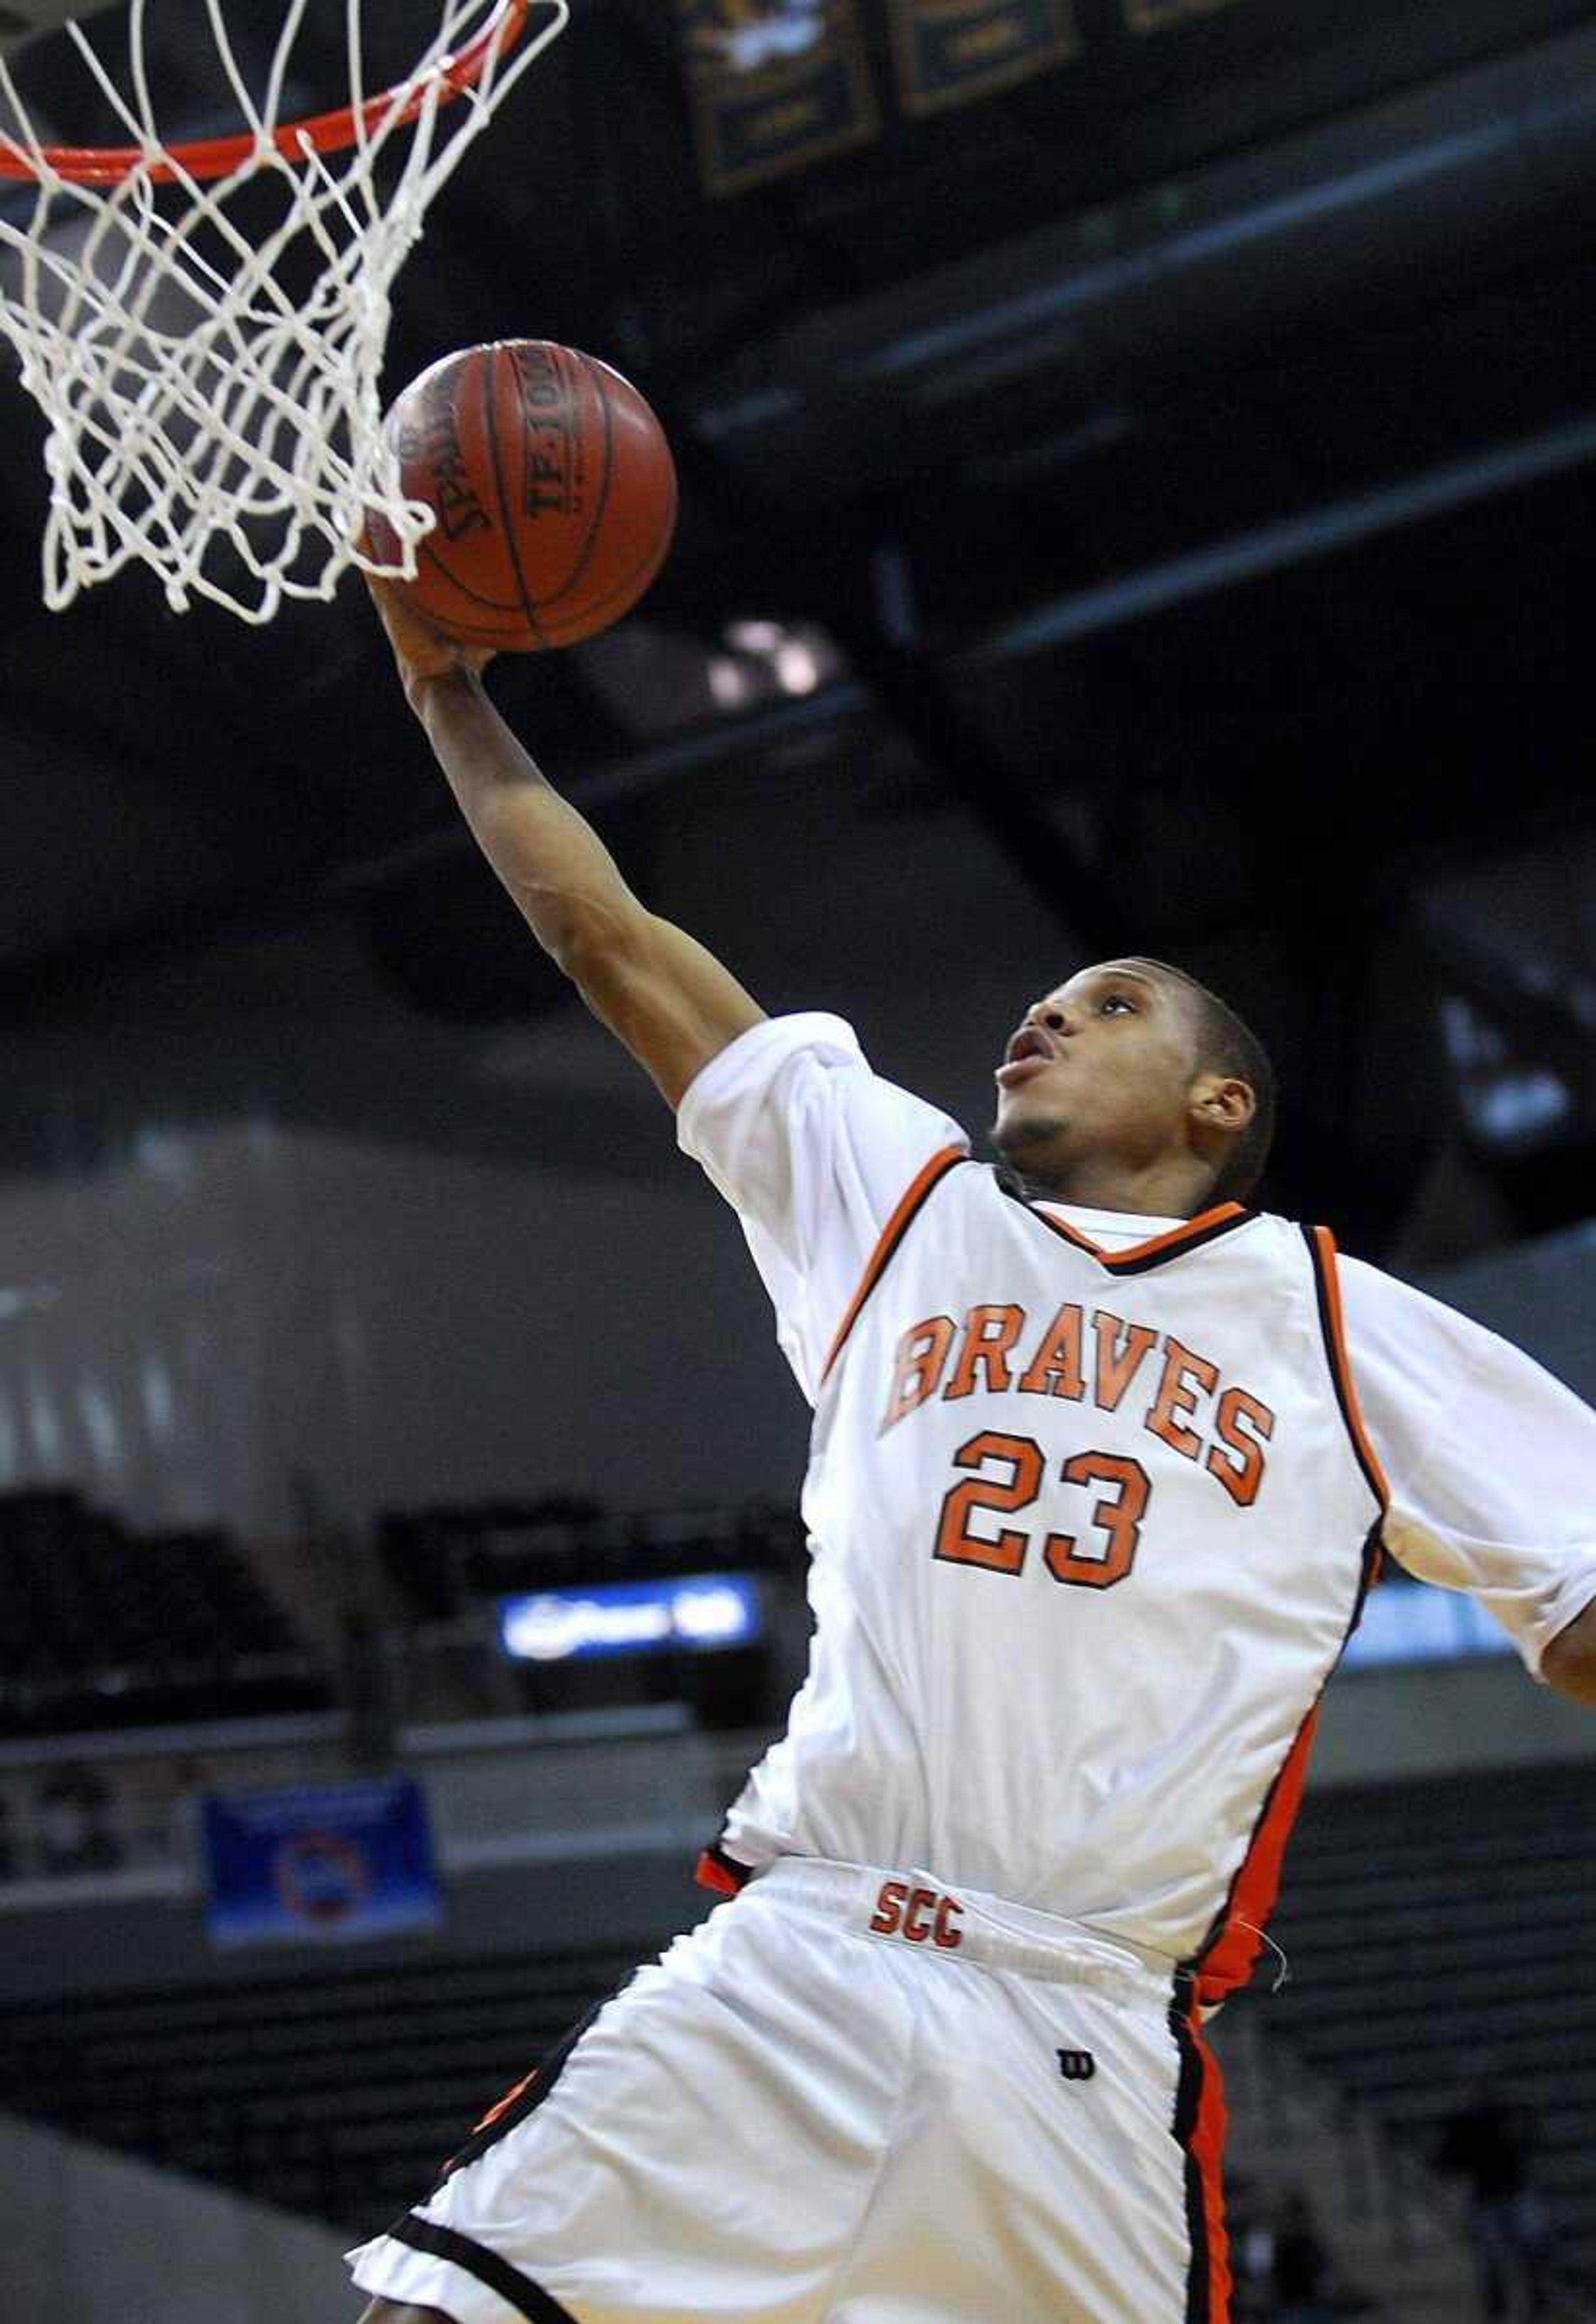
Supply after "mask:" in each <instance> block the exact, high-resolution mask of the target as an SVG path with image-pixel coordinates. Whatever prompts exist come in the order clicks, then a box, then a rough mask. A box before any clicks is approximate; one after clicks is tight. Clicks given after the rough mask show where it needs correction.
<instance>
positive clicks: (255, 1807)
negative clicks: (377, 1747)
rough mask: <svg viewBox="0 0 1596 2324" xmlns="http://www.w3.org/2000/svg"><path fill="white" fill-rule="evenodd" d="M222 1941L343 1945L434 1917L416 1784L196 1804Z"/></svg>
mask: <svg viewBox="0 0 1596 2324" xmlns="http://www.w3.org/2000/svg"><path fill="white" fill-rule="evenodd" d="M200 1830H201V1835H202V1838H203V1842H204V1849H205V1861H206V1867H207V1870H208V1876H209V1883H210V1902H209V1907H208V1914H207V1926H208V1929H209V1932H210V1936H211V1941H212V1942H213V1943H214V1944H217V1945H219V1946H224V1947H226V1946H234V1945H274V1944H310V1945H326V1944H346V1943H349V1942H351V1941H359V1940H361V1939H364V1938H371V1937H392V1936H397V1935H400V1934H401V1933H402V1932H406V1931H408V1930H412V1929H434V1928H436V1927H437V1926H438V1923H439V1922H440V1920H441V1918H442V1907H441V1904H440V1901H439V1897H438V1878H437V1874H436V1872H435V1870H434V1867H433V1860H432V1838H431V1833H430V1831H429V1828H428V1822H427V1805H426V1802H425V1800H424V1799H423V1797H422V1794H421V1789H420V1784H415V1783H411V1782H409V1781H408V1780H404V1779H400V1778H390V1779H384V1780H383V1781H380V1782H374V1783H364V1784H317V1785H314V1786H312V1785H305V1786H303V1787H302V1788H300V1789H298V1790H295V1791H283V1792H245V1793H241V1794H236V1795H235V1797H233V1798H231V1799H208V1800H204V1801H202V1802H201V1803H200Z"/></svg>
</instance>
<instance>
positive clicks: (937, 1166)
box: [820, 1146, 979, 1386]
mask: <svg viewBox="0 0 1596 2324" xmlns="http://www.w3.org/2000/svg"><path fill="white" fill-rule="evenodd" d="M969 1160H970V1157H969V1155H968V1154H966V1153H965V1151H964V1148H963V1147H962V1146H945V1147H944V1148H942V1150H941V1152H940V1153H938V1154H933V1156H932V1157H931V1159H930V1160H929V1161H928V1162H927V1164H926V1165H925V1167H924V1168H923V1169H921V1170H919V1171H918V1172H917V1174H916V1175H915V1176H914V1177H913V1178H911V1179H910V1181H909V1185H907V1186H906V1187H905V1189H904V1191H903V1193H902V1194H901V1195H900V1196H899V1201H898V1205H897V1207H896V1209H895V1210H894V1211H893V1213H892V1215H891V1217H890V1219H889V1220H888V1221H887V1223H886V1225H885V1226H884V1227H883V1228H882V1229H881V1237H880V1240H878V1242H877V1244H876V1247H875V1249H874V1250H872V1252H871V1255H870V1258H869V1260H868V1262H867V1263H866V1266H865V1269H864V1272H863V1275H862V1276H861V1277H860V1278H859V1286H858V1288H857V1290H856V1291H855V1292H854V1294H853V1298H852V1299H851V1300H850V1301H849V1302H848V1307H847V1312H846V1314H844V1317H843V1320H842V1322H841V1323H839V1324H838V1325H837V1331H836V1337H835V1339H834V1340H833V1342H832V1343H831V1346H830V1348H829V1349H828V1351H826V1362H825V1365H824V1367H823V1369H822V1370H821V1374H820V1379H821V1385H822V1386H824V1385H825V1383H826V1381H827V1380H828V1379H830V1378H831V1375H832V1372H833V1370H834V1369H835V1365H836V1360H837V1358H838V1357H839V1356H840V1355H841V1354H842V1352H843V1350H844V1347H845V1346H846V1344H847V1342H848V1337H849V1334H850V1333H852V1331H853V1326H854V1324H855V1323H857V1322H858V1321H859V1318H860V1316H861V1314H863V1310H864V1303H865V1301H866V1300H867V1299H868V1298H869V1297H870V1295H871V1293H872V1291H873V1290H874V1289H875V1287H876V1285H877V1284H878V1283H879V1282H880V1281H881V1277H882V1276H883V1275H884V1274H885V1273H886V1271H887V1269H888V1268H889V1267H890V1265H891V1263H892V1260H893V1259H894V1258H895V1257H896V1256H897V1254H898V1251H899V1247H900V1246H901V1244H902V1241H903V1238H904V1236H905V1235H906V1234H907V1233H908V1232H909V1229H910V1227H911V1226H913V1224H914V1222H915V1221H916V1219H918V1216H919V1214H920V1213H921V1211H923V1210H924V1208H925V1206H926V1204H927V1201H928V1200H929V1199H930V1197H931V1195H932V1194H935V1193H936V1189H937V1187H938V1186H939V1185H941V1184H942V1181H943V1180H944V1179H945V1178H946V1176H947V1175H948V1173H949V1171H950V1170H956V1169H957V1168H958V1167H959V1166H960V1164H961V1163H965V1162H968V1161H969ZM977 1167H979V1166H977Z"/></svg>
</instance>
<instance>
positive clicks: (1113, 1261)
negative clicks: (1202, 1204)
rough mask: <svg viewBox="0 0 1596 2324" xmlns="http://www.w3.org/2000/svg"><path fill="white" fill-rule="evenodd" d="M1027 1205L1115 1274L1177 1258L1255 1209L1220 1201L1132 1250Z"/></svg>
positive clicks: (1131, 1246)
mask: <svg viewBox="0 0 1596 2324" xmlns="http://www.w3.org/2000/svg"><path fill="white" fill-rule="evenodd" d="M1026 1208H1027V1210H1029V1211H1032V1212H1034V1213H1035V1215H1036V1216H1037V1217H1038V1219H1040V1220H1041V1222H1042V1224H1043V1225H1044V1226H1045V1227H1050V1228H1051V1229H1052V1231H1053V1232H1054V1233H1055V1234H1056V1235H1059V1236H1061V1237H1062V1238H1063V1240H1065V1241H1066V1242H1069V1243H1074V1245H1075V1249H1076V1250H1084V1251H1085V1252H1086V1253H1087V1254H1088V1255H1089V1256H1090V1257H1091V1258H1093V1259H1096V1261H1097V1262H1098V1264H1099V1266H1100V1267H1106V1268H1107V1269H1108V1271H1109V1273H1110V1274H1111V1275H1135V1274H1137V1273H1139V1271H1140V1269H1141V1268H1145V1267H1152V1266H1156V1265H1157V1264H1158V1262H1159V1261H1160V1260H1162V1259H1173V1258H1174V1256H1175V1254H1176V1251H1180V1250H1188V1249H1192V1248H1194V1247H1195V1246H1196V1245H1197V1244H1200V1243H1205V1242H1211V1241H1212V1240H1213V1238H1214V1236H1215V1235H1219V1234H1228V1233H1229V1231H1230V1230H1231V1229H1232V1227H1237V1226H1241V1224H1242V1223H1243V1222H1244V1221H1246V1220H1248V1219H1250V1218H1251V1217H1253V1216H1254V1215H1255V1213H1253V1212H1251V1211H1250V1210H1248V1209H1246V1208H1245V1207H1244V1205H1243V1204H1241V1203H1215V1205H1214V1206H1213V1209H1212V1210H1210V1211H1201V1212H1199V1213H1198V1214H1197V1216H1196V1217H1195V1219H1183V1220H1182V1222H1181V1223H1180V1225H1179V1226H1177V1227H1170V1228H1168V1229H1167V1231H1165V1232H1164V1233H1163V1234H1160V1235H1152V1236H1150V1237H1149V1240H1147V1241H1146V1242H1136V1243H1132V1244H1131V1245H1130V1249H1129V1250H1104V1249H1103V1248H1102V1244H1101V1243H1095V1242H1093V1240H1092V1238H1091V1236H1090V1235H1084V1234H1083V1233H1082V1232H1081V1231H1080V1229H1079V1228H1078V1227H1072V1226H1071V1225H1069V1224H1068V1222H1066V1220H1064V1219H1056V1218H1054V1217H1052V1216H1051V1215H1050V1214H1049V1213H1047V1211H1044V1210H1041V1209H1039V1208H1038V1205H1037V1204H1036V1203H1027V1204H1026Z"/></svg>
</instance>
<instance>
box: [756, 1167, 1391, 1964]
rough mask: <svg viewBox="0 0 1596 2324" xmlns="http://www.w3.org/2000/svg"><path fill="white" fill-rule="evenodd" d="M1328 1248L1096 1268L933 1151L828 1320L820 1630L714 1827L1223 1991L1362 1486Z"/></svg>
mask: <svg viewBox="0 0 1596 2324" xmlns="http://www.w3.org/2000/svg"><path fill="white" fill-rule="evenodd" d="M1339 1342H1340V1326H1339V1310H1338V1300H1337V1290H1336V1282H1335V1268H1334V1255H1333V1245H1332V1243H1331V1240H1330V1237H1329V1236H1328V1234H1326V1233H1324V1231H1322V1230H1305V1229H1303V1228H1301V1227H1298V1226H1296V1225H1293V1224H1292V1223H1290V1222H1287V1221H1286V1220H1284V1219H1279V1218H1275V1217H1271V1216H1267V1215H1258V1214H1254V1213H1249V1212H1246V1211H1243V1210H1241V1209H1240V1208H1239V1207H1237V1206H1236V1205H1234V1204H1229V1205H1225V1206H1222V1207H1221V1208H1220V1209H1217V1210H1214V1211H1211V1212H1209V1213H1205V1214H1204V1216H1203V1217H1201V1218H1197V1219H1194V1220H1192V1221H1191V1222H1189V1223H1187V1224H1185V1225H1184V1226H1182V1227H1181V1228H1179V1229H1178V1230H1177V1231H1175V1232H1173V1233H1169V1234H1165V1235H1161V1236H1159V1237H1158V1239H1157V1240H1154V1241H1151V1242H1148V1243H1143V1244H1140V1245H1138V1246H1136V1247H1134V1248H1132V1249H1130V1250H1122V1251H1119V1252H1116V1253H1112V1254H1111V1253H1109V1252H1107V1251H1104V1250H1099V1249H1098V1248H1097V1247H1096V1246H1095V1245H1093V1244H1092V1243H1090V1242H1088V1241H1087V1240H1085V1239H1084V1237H1083V1236H1082V1235H1080V1234H1079V1233H1078V1232H1076V1231H1075V1230H1074V1229H1073V1228H1071V1227H1069V1226H1068V1225H1066V1223H1065V1222H1062V1221H1060V1220H1058V1219H1056V1218H1054V1217H1051V1216H1049V1215H1048V1214H1047V1213H1046V1212H1045V1211H1044V1210H1042V1209H1040V1208H1038V1207H1036V1206H1034V1205H1032V1204H1029V1203H1026V1202H1024V1201H1021V1200H1019V1199H1018V1198H1017V1197H1016V1196H1014V1195H1012V1194H1009V1193H1007V1192H1005V1191H1004V1189H1003V1187H1002V1185H1001V1184H1000V1182H999V1179H998V1176H997V1175H996V1173H994V1172H993V1171H992V1169H991V1168H989V1167H985V1166H984V1165H982V1164H980V1163H976V1162H973V1161H971V1160H969V1159H968V1158H967V1157H965V1155H964V1153H963V1151H962V1150H961V1149H959V1148H949V1149H948V1150H947V1151H946V1152H944V1153H942V1154H939V1155H937V1156H936V1157H934V1159H933V1160H932V1161H931V1162H930V1163H929V1164H927V1167H926V1168H925V1169H924V1170H922V1171H921V1172H920V1173H919V1175H918V1177H917V1179H916V1180H915V1183H914V1185H912V1186H910V1187H909V1189H908V1190H907V1191H906V1193H905V1195H904V1198H903V1200H902V1202H901V1203H899V1206H898V1209H897V1211H896V1212H895V1213H894V1214H893V1216H892V1218H891V1219H890V1222H889V1223H888V1225H887V1227H886V1230H885V1231H884V1232H883V1234H882V1236H881V1241H880V1243H879V1245H878V1247H877V1249H876V1251H875V1253H874V1255H873V1256H872V1259H871V1262H870V1265H869V1267H868V1268H867V1269H866V1271H865V1275H864V1277H863V1281H862V1283H861V1284H860V1286H859V1289H858V1292H857V1295H856V1296H855V1298H854V1300H853V1305H852V1306H851V1308H850V1310H849V1312H848V1314H847V1315H846V1316H845V1317H844V1322H843V1324H842V1327H841V1329H840V1331H839V1332H838V1334H837V1339H836V1343H835V1347H834V1350H833V1352H832V1356H831V1360H830V1362H829V1364H828V1367H827V1370H826V1379H825V1383H824V1387H823V1388H822V1390H821V1393H820V1397H819V1399H818V1403H817V1406H816V1420H815V1432H814V1438H813V1445H812V1453H811V1460H810V1465H809V1470H808V1474H807V1481H806V1485H805V1492H804V1504H803V1506H804V1515H805V1518H806V1520H807V1526H808V1529H809V1533H810V1535H811V1546H812V1549H813V1552H814V1565H813V1570H812V1578H811V1584H810V1591H811V1598H812V1600H813V1605H814V1609H815V1613H816V1638H815V1643H814V1649H813V1656H812V1662H811V1667H810V1674H809V1677H808V1679H807V1683H806V1684H805V1685H804V1687H803V1689H802V1691H801V1692H800V1693H799V1695H798V1700H797V1701H796V1703H795V1705H794V1707H793V1711H792V1715H791V1720H790V1724H789V1730H788V1733H787V1735H786V1737H785V1738H783V1740H782V1741H780V1743H779V1744H777V1745H776V1746H775V1748H773V1749H772V1750H771V1751H770V1753H769V1754H768V1756H767V1757H766V1758H765V1759H764V1761H763V1762H762V1763H761V1766H759V1767H758V1768H757V1769H756V1770H755V1772H754V1773H753V1775H752V1776H751V1778H750V1780H749V1783H748V1784H747V1787H746V1789H745V1790H744V1792H743V1795H742V1797H741V1799H740V1800H739V1801H738V1803H737V1804H736V1806H735V1807H734V1808H733V1812H732V1813H731V1815H730V1817H729V1819H728V1821H727V1824H726V1828H725V1833H724V1852H725V1855H726V1856H727V1857H729V1858H731V1859H732V1860H733V1864H735V1865H743V1866H747V1865H752V1866H758V1865H760V1864H761V1863H764V1862H766V1861H768V1860H770V1858H772V1857H774V1856H777V1855H780V1854H783V1853H788V1852H798V1853H800V1854H805V1855H813V1856H819V1857H826V1858H838V1859H841V1860H844V1861H846V1862H853V1863H863V1864H875V1865H882V1864H885V1865H901V1866H907V1867H924V1868H925V1869H926V1870H927V1871H928V1872H931V1873H934V1874H936V1876H937V1877H938V1878H939V1879H941V1880H942V1881H945V1882H946V1883H948V1884H952V1885H957V1884H959V1883H964V1884H967V1885H968V1886H971V1887H974V1888H980V1889H984V1890H988V1891H991V1892H994V1893H996V1894H999V1895H1004V1896H1006V1897H1009V1898H1010V1899H1011V1900H1013V1901H1015V1902H1017V1903H1020V1904H1026V1905H1029V1906H1033V1907H1036V1908H1038V1909H1039V1910H1041V1911H1044V1912H1047V1913H1050V1914H1058V1915H1061V1916H1063V1917H1065V1918H1067V1919H1070V1920H1074V1921H1077V1922H1084V1923H1090V1924H1092V1925H1093V1926H1094V1927H1096V1928H1099V1929H1101V1930H1102V1931H1103V1932H1108V1933H1112V1934H1114V1935H1116V1936H1119V1937H1121V1938H1123V1939H1125V1940H1127V1941H1130V1942H1132V1943H1134V1944H1138V1945H1140V1946H1143V1947H1146V1948H1149V1949H1151V1950H1154V1951H1156V1952H1158V1953H1159V1954H1162V1955H1165V1956H1167V1957H1169V1958H1171V1959H1172V1960H1176V1961H1180V1962H1185V1963H1189V1964H1191V1965H1192V1966H1194V1967H1196V1968H1199V1969H1200V1970H1201V1972H1202V1990H1203V1993H1204V1998H1205V1999H1214V1998H1217V1997H1218V1996H1219V1995H1220V1994H1221V1993H1222V1992H1223V1991H1225V1990H1227V1989H1229V1987H1232V1985H1233V1984H1235V1983H1236V1982H1238V1981H1239V1980H1241V1978H1245V1977H1246V1975H1247V1974H1248V1973H1249V1972H1250V1968H1251V1964H1252V1961H1253V1959H1254V1958H1255V1955H1256V1951H1257V1947H1258V1942H1259V1937H1258V1934H1257V1931H1258V1929H1259V1926H1260V1925H1261V1923H1262V1922H1263V1920H1264V1919H1265V1917H1266V1915H1267V1914H1268V1909H1269V1907H1270V1905H1271V1904H1272V1903H1273V1899H1274V1894H1275V1888H1276V1886H1277V1883H1278V1864H1279V1857H1280V1852H1281V1849H1282V1848H1283V1846H1284V1842H1285V1838H1286V1834H1287V1830H1288V1829H1289V1824H1290V1821H1291V1816H1292V1814H1293V1812H1294V1811H1295V1808H1296V1798H1297V1795H1298V1793H1299V1791H1300V1787H1301V1781H1302V1774H1303V1769H1304V1766H1305V1758H1306V1752H1307V1748H1308V1743H1309V1740H1310V1738H1311V1733H1312V1725H1313V1715H1314V1711H1315V1705H1316V1703H1317V1701H1318V1697H1319V1694H1320V1692H1321V1690H1322V1688H1323V1687H1324V1683H1325V1680H1326V1679H1327V1677H1328V1676H1329V1674H1330V1673H1331V1671H1332V1670H1333V1667H1334V1665H1335V1662H1336V1659H1337V1657H1338V1655H1340V1653H1341V1650H1342V1646H1343V1645H1344V1644H1345V1641H1346V1639H1347V1637H1348V1636H1349V1635H1350V1633H1351V1630H1352V1627H1353V1625H1354V1624H1355V1622H1356V1619H1357V1617H1358V1613H1359V1610H1360V1609H1361V1603H1362V1598H1363V1593H1364V1591H1365V1589H1366V1588H1367V1586H1368V1582H1369V1581H1370V1578H1371V1576H1372V1573H1373V1571H1374V1567H1375V1563H1376V1561H1377V1558H1378V1554H1379V1549H1378V1544H1379V1518H1380V1514H1381V1508H1382V1501H1383V1483H1382V1480H1381V1479H1380V1475H1379V1469H1378V1467H1377V1465H1376V1463H1375V1461H1374V1458H1373V1455H1372V1453H1371V1452H1370V1450H1369V1448H1368V1444H1367V1441H1366V1439H1365V1438H1364V1436H1363V1434H1362V1431H1361V1426H1360V1424H1359V1420H1358V1416H1357V1411H1356V1407H1355V1405H1354V1403H1353V1400H1352V1388H1351V1384H1350V1379H1349V1377H1348V1374H1347V1372H1346V1368H1345V1364H1344V1360H1343V1359H1342V1356H1341V1353H1340V1344H1339Z"/></svg>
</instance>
